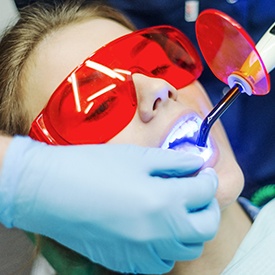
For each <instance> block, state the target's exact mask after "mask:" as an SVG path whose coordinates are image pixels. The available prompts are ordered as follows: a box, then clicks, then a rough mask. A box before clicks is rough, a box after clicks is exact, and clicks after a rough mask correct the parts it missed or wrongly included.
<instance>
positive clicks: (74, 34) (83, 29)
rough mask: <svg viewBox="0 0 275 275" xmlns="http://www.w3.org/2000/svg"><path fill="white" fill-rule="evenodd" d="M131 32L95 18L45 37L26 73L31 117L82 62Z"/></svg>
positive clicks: (32, 56) (31, 58) (119, 25)
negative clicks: (96, 51) (104, 46)
mask: <svg viewBox="0 0 275 275" xmlns="http://www.w3.org/2000/svg"><path fill="white" fill-rule="evenodd" d="M130 32H131V31H130V30H129V29H127V28H126V27H124V26H122V25H121V24H119V23H117V22H115V21H112V20H110V19H103V18H97V19H92V20H90V21H86V22H81V23H77V24H71V25H68V26H66V27H64V28H61V29H59V30H57V31H55V32H54V33H52V34H50V35H48V36H47V37H46V38H45V39H44V40H43V41H42V42H41V43H40V44H39V45H38V47H37V48H36V49H35V51H34V52H33V53H32V55H31V56H30V62H29V64H28V66H27V69H26V79H28V81H27V82H26V83H25V87H26V89H25V90H26V104H27V107H28V108H29V109H30V111H31V113H33V115H32V116H36V115H37V114H38V113H39V112H40V111H41V109H42V108H43V107H44V105H45V104H46V103H47V101H48V99H49V97H50V95H51V94H52V93H53V92H54V90H55V89H56V88H57V86H58V85H59V84H60V83H61V81H62V80H63V79H64V78H65V77H66V76H67V75H68V74H69V73H70V72H71V71H72V70H73V69H74V68H75V67H76V66H77V65H79V64H80V63H81V62H82V61H83V60H84V59H85V58H87V57H88V56H89V55H91V54H92V53H93V52H94V51H95V50H97V49H98V48H100V47H101V46H103V45H105V44H107V43H108V42H110V41H112V40H114V39H116V38H118V37H120V36H123V35H125V34H127V33H130ZM34 91H35V93H34Z"/></svg>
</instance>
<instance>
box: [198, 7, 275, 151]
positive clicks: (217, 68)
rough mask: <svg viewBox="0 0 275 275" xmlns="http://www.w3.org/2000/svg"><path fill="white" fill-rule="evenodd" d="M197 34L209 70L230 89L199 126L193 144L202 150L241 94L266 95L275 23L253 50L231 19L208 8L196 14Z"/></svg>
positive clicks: (274, 49)
mask: <svg viewBox="0 0 275 275" xmlns="http://www.w3.org/2000/svg"><path fill="white" fill-rule="evenodd" d="M196 35H197V40H198V43H199V47H200V50H201V52H202V55H203V56H204V59H205V61H206V63H207V64H208V66H209V68H210V69H211V71H212V72H213V73H214V75H215V76H216V77H217V78H218V79H220V80H221V81H223V82H224V83H226V84H227V85H228V86H229V87H230V90H229V91H228V92H227V93H226V95H225V96H224V97H223V98H222V99H221V100H220V101H219V102H218V103H217V104H216V105H215V106H214V108H213V109H212V111H210V113H209V114H208V115H207V116H206V117H205V119H204V120H203V122H202V124H201V127H200V130H199V135H198V138H197V144H196V145H197V146H198V147H199V148H201V149H203V148H205V147H207V143H206V141H207V138H208V134H209V131H210V129H211V127H212V125H213V124H214V123H215V121H217V119H218V118H220V116H221V115H222V114H223V113H224V112H225V111H226V110H227V109H228V108H229V106H230V105H231V104H232V103H233V102H234V101H235V100H236V99H237V98H238V97H239V95H240V94H241V93H246V94H247V95H249V96H250V95H252V94H253V95H266V94H267V93H268V92H269V90H270V79H269V74H268V73H269V72H271V71H272V70H273V68H274V67H275V23H273V24H272V25H271V27H270V28H269V29H268V30H267V31H266V32H265V34H264V35H263V36H262V38H261V39H260V41H259V42H258V43H257V45H256V47H255V45H254V42H253V40H252V39H251V38H250V36H249V35H248V34H247V33H246V32H245V30H244V29H243V28H242V27H241V26H240V25H239V24H238V23H237V22H236V21H235V20H234V19H232V18H230V17H229V16H228V15H226V14H224V13H223V12H220V11H218V10H214V9H209V10H206V11H204V12H202V13H201V14H200V15H199V17H198V19H197V22H196Z"/></svg>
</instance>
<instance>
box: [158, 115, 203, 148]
mask: <svg viewBox="0 0 275 275" xmlns="http://www.w3.org/2000/svg"><path fill="white" fill-rule="evenodd" d="M200 123H201V120H200V119H199V118H196V117H193V118H190V119H188V120H187V121H181V122H179V123H178V124H177V125H175V127H174V128H173V129H172V130H171V132H170V134H169V135H168V137H167V138H166V139H165V141H164V143H163V144H162V146H161V148H163V149H168V148H172V147H175V146H177V145H179V144H182V143H191V144H195V141H196V138H197V135H198V132H199V127H200V126H199V125H200Z"/></svg>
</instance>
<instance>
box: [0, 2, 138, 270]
mask: <svg viewBox="0 0 275 275" xmlns="http://www.w3.org/2000/svg"><path fill="white" fill-rule="evenodd" d="M95 17H101V18H108V19H111V20H114V21H116V22H118V23H120V24H122V25H124V26H126V27H127V28H129V29H132V30H134V29H135V28H134V26H133V24H132V23H131V22H130V21H129V20H128V19H127V18H126V17H124V16H123V15H122V14H121V13H120V12H118V11H116V10H115V9H113V8H111V7H109V6H106V5H103V4H100V3H94V4H89V3H84V1H77V0H75V1H72V0H69V1H65V2H63V3H62V4H59V5H53V4H51V5H49V4H48V5H46V4H37V3H36V4H33V5H31V6H28V7H26V8H24V9H22V10H21V16H20V18H19V20H18V21H17V23H16V24H15V25H14V26H12V27H11V28H10V29H8V30H7V31H6V32H5V33H4V35H3V36H2V39H1V41H0V130H1V131H3V132H5V133H8V134H10V135H15V134H21V135H27V134H28V132H29V128H30V124H31V118H30V116H29V114H28V110H27V108H26V106H25V104H24V94H25V91H24V81H26V77H27V76H26V75H25V74H24V68H25V66H26V64H27V60H28V58H29V57H30V55H31V53H32V52H33V51H34V49H35V48H36V47H37V46H38V44H39V43H40V42H41V41H42V40H43V39H45V37H46V36H48V35H49V34H51V33H53V32H55V31H56V30H58V29H60V28H62V27H65V26H68V25H70V24H71V25H73V24H76V23H80V22H83V21H88V20H90V19H91V18H95ZM28 77H31V76H28ZM33 92H35V91H33ZM31 237H32V238H33V235H31ZM33 239H35V238H33ZM36 241H38V245H39V247H40V249H41V251H42V253H43V254H44V255H45V256H46V258H47V259H48V260H49V262H50V263H51V264H52V265H53V267H54V268H55V269H56V270H57V272H58V274H66V275H69V274H76V273H75V272H79V271H80V270H81V273H77V274H83V275H84V274H101V275H102V274H114V273H115V272H112V271H109V270H107V269H105V268H103V267H101V266H99V265H96V264H94V263H92V262H90V261H89V260H88V259H87V258H85V257H83V256H81V255H79V254H77V253H76V252H74V251H71V250H69V249H67V248H65V247H63V246H62V245H60V244H58V243H56V242H54V241H53V240H50V239H48V238H45V237H39V238H36ZM56 258H57V259H56ZM79 269H80V270H79ZM77 270H78V271H77Z"/></svg>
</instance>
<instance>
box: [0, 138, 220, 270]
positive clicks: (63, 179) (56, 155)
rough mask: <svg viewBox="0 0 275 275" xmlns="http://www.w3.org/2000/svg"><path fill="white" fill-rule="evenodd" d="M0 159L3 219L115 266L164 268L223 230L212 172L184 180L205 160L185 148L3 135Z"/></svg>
mask: <svg viewBox="0 0 275 275" xmlns="http://www.w3.org/2000/svg"><path fill="white" fill-rule="evenodd" d="M0 161H1V162H0V165H1V167H2V169H1V174H0V222H1V223H3V224H4V225H5V226H6V227H17V228H20V229H23V230H26V231H30V232H34V233H38V234H42V235H46V236H49V237H51V238H53V239H55V240H57V241H58V242H60V243H62V244H64V245H65V246H68V247H69V248H71V249H73V250H75V251H77V252H79V253H80V254H82V255H85V256H87V257H88V258H90V259H91V260H92V261H94V262H96V263H99V264H102V265H104V266H106V267H107V268H110V269H113V270H116V271H120V272H127V273H165V272H167V271H169V270H170V269H171V268H172V267H173V265H174V262H175V261H177V260H191V259H194V258H197V257H199V256H200V254H201V252H202V249H203V243H204V242H205V241H208V240H210V239H212V238H213V237H214V235H215V233H216V231H217V228H218V224H219V208H218V205H217V203H216V200H215V199H214V196H215V192H216V188H217V178H216V175H215V173H214V171H213V170H212V169H206V170H204V171H202V172H200V173H199V174H198V175H197V176H195V177H189V178H188V177H184V176H187V175H188V174H192V173H194V171H196V170H198V169H199V168H200V167H201V165H202V164H203V161H202V159H201V158H200V157H195V156H192V155H190V154H187V153H186V154H185V153H178V152H174V151H170V150H166V151H165V150H161V149H153V148H151V149H148V148H142V147H137V146H130V145H107V144H106V145H86V146H49V145H46V144H43V143H40V142H36V141H33V140H31V139H30V138H28V137H15V138H13V139H11V138H8V137H2V136H0ZM110 247H112V249H110Z"/></svg>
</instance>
